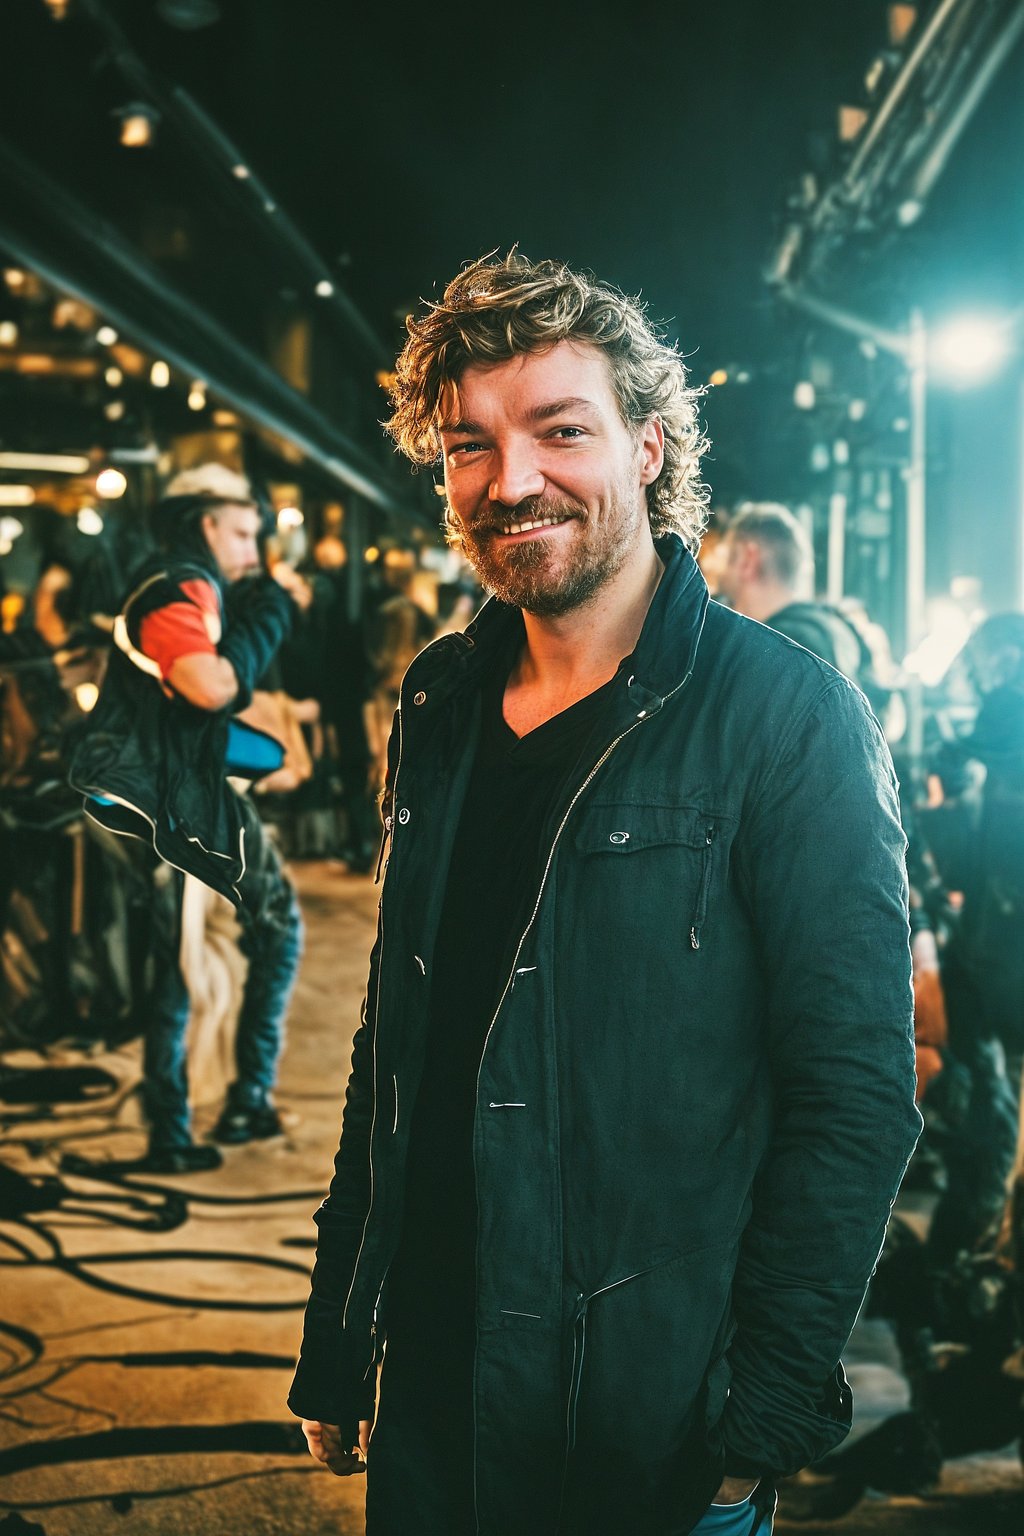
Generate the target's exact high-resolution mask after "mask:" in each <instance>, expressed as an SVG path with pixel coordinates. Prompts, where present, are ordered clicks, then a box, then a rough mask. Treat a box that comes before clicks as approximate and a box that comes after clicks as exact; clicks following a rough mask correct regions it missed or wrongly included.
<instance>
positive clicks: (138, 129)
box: [114, 101, 160, 149]
mask: <svg viewBox="0 0 1024 1536" xmlns="http://www.w3.org/2000/svg"><path fill="white" fill-rule="evenodd" d="M114 116H115V117H117V118H120V121H121V130H120V136H121V143H122V145H123V146H124V148H125V149H148V148H149V146H150V145H151V144H152V142H153V140H154V139H155V137H156V125H157V123H159V121H160V114H159V112H158V111H157V110H156V108H155V107H151V106H149V104H148V103H147V102H144V101H130V102H129V103H128V105H127V106H124V107H118V108H117V110H116V112H115V113H114Z"/></svg>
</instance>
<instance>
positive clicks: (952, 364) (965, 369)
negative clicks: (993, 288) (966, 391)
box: [928, 314, 1010, 385]
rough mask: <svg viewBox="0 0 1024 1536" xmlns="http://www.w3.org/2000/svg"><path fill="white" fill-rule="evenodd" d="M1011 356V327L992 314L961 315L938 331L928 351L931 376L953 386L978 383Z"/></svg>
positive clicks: (996, 371)
mask: <svg viewBox="0 0 1024 1536" xmlns="http://www.w3.org/2000/svg"><path fill="white" fill-rule="evenodd" d="M1009 355H1010V325H1009V323H1008V322H1007V321H1005V320H999V319H996V318H995V317H994V316H992V315H980V314H979V315H960V316H958V317H957V318H956V319H955V320H950V321H947V323H946V324H945V325H943V326H941V327H940V328H939V329H938V330H936V331H935V332H934V333H933V335H932V337H931V344H930V346H929V348H928V363H929V367H930V369H931V371H932V373H933V374H934V375H935V376H937V377H939V378H941V379H943V380H945V381H946V382H947V383H951V384H961V385H968V384H979V383H981V382H982V381H983V380H984V379H989V378H991V377H992V376H993V375H994V374H996V373H998V371H999V369H1000V368H1001V367H1002V365H1003V363H1004V362H1005V361H1006V359H1007V357H1009Z"/></svg>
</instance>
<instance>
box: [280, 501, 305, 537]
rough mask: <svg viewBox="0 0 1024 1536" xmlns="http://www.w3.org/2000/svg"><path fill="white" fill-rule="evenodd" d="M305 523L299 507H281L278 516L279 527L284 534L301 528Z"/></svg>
mask: <svg viewBox="0 0 1024 1536" xmlns="http://www.w3.org/2000/svg"><path fill="white" fill-rule="evenodd" d="M305 521H306V519H305V518H304V517H303V515H302V513H301V511H300V510H299V508H298V507H281V508H280V510H279V511H278V514H277V526H278V527H279V528H280V529H281V531H282V532H287V531H290V530H291V529H292V528H301V527H302V525H303V523H304V522H305Z"/></svg>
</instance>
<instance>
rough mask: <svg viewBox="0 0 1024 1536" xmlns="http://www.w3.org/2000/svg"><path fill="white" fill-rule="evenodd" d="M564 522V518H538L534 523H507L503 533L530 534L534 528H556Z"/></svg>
mask: <svg viewBox="0 0 1024 1536" xmlns="http://www.w3.org/2000/svg"><path fill="white" fill-rule="evenodd" d="M564 522H565V518H564V517H539V518H537V519H536V520H535V521H534V522H530V521H526V522H523V523H509V524H508V526H507V527H506V528H505V529H504V530H503V532H504V533H506V534H510V533H530V532H532V531H533V529H534V528H557V527H558V525H559V524H560V523H564Z"/></svg>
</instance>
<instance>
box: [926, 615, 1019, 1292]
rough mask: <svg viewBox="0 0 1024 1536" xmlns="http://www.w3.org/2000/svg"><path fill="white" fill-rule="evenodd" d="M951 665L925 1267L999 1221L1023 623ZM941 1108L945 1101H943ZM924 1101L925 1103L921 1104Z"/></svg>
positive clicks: (1014, 1016) (1010, 1144)
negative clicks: (960, 817) (952, 916)
mask: <svg viewBox="0 0 1024 1536" xmlns="http://www.w3.org/2000/svg"><path fill="white" fill-rule="evenodd" d="M960 664H961V665H962V666H963V668H964V669H965V670H966V675H967V677H968V679H969V680H970V683H971V685H972V687H973V689H974V692H975V698H976V708H977V713H976V717H975V720H974V723H973V726H972V727H971V728H970V729H969V730H968V731H966V732H964V733H962V734H953V735H950V736H949V737H948V739H947V740H946V741H945V742H944V743H943V744H942V745H941V746H940V747H939V748H938V750H937V751H936V752H935V754H934V757H933V760H932V765H931V766H932V770H933V773H934V775H935V777H936V778H937V780H938V782H939V783H940V785H941V789H942V797H943V803H944V805H945V806H946V807H947V808H948V809H950V810H954V809H956V808H957V807H960V808H962V809H963V810H964V811H965V812H966V816H967V821H968V824H969V826H970V835H969V836H968V837H966V838H964V839H963V853H962V857H961V865H960V869H959V870H958V873H957V880H958V885H959V887H960V895H961V901H960V904H959V913H958V916H957V919H956V922H955V924H954V925H953V927H952V930H951V933H950V937H949V941H948V943H947V945H946V947H945V952H944V956H943V964H942V981H943V989H944V993H945V999H946V1009H947V1014H948V1019H949V1050H950V1061H949V1065H948V1078H947V1081H946V1082H945V1083H944V1082H943V1078H942V1076H940V1077H939V1079H938V1080H937V1081H936V1084H935V1090H936V1094H935V1096H936V1101H937V1104H938V1105H940V1106H942V1107H943V1111H944V1115H945V1119H946V1122H947V1124H946V1133H945V1137H944V1159H945V1165H946V1188H945V1190H944V1191H943V1193H942V1195H941V1197H940V1199H939V1202H938V1205H937V1207H936V1210H935V1212H934V1216H933V1219H932V1225H931V1229H930V1232H929V1248H930V1251H931V1254H932V1256H933V1258H934V1260H935V1261H936V1262H945V1263H948V1262H951V1261H952V1260H953V1259H954V1258H955V1256H956V1254H957V1253H958V1252H961V1251H963V1250H968V1251H969V1250H971V1249H973V1248H974V1247H976V1246H977V1244H978V1243H979V1242H980V1241H982V1240H983V1239H984V1238H985V1237H986V1235H987V1236H991V1235H992V1233H993V1230H994V1229H996V1228H998V1226H999V1224H1000V1222H1001V1221H1002V1218H1003V1214H1004V1210H1005V1207H1006V1198H1007V1181H1008V1179H1009V1176H1010V1173H1011V1171H1012V1169H1013V1165H1014V1156H1015V1152H1016V1147H1017V1139H1018V1117H1019V1097H1020V1087H1021V1058H1022V1053H1024V615H1022V614H1019V613H1002V614H996V615H994V616H993V617H992V618H989V619H986V620H985V621H984V622H983V623H982V624H980V625H979V626H978V628H977V629H976V630H975V631H974V633H973V634H972V636H971V637H970V639H969V640H968V642H967V644H966V645H965V647H964V649H963V652H962V656H961V658H960ZM951 1100H952V1103H951V1102H950V1101H951ZM926 1102H927V1101H926Z"/></svg>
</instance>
